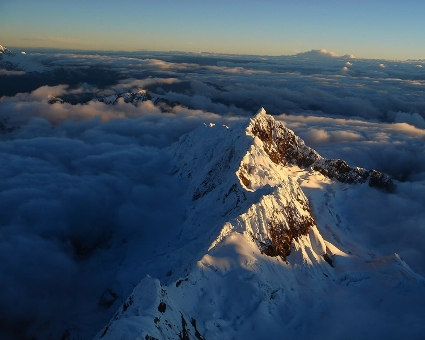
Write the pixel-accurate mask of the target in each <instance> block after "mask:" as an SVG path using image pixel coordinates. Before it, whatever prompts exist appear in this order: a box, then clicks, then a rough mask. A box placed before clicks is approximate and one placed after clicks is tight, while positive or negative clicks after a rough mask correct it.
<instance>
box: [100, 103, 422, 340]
mask: <svg viewBox="0 0 425 340" xmlns="http://www.w3.org/2000/svg"><path fill="white" fill-rule="evenodd" d="M167 152H169V153H170V154H171V155H172V156H173V157H174V160H175V166H174V171H173V174H174V176H175V177H176V179H177V180H179V181H180V182H182V183H184V184H185V185H186V186H187V190H186V194H185V196H184V197H181V199H182V201H184V202H186V212H185V221H184V223H183V225H182V226H181V232H180V234H179V237H178V238H177V239H176V244H178V245H179V246H178V247H177V248H176V249H175V251H174V252H173V253H170V254H169V256H168V258H169V261H170V263H173V264H177V263H180V264H181V265H180V266H175V267H173V268H172V272H171V271H170V276H169V280H168V281H167V282H160V281H159V280H157V279H155V278H152V277H150V276H147V277H146V278H145V279H143V280H142V281H141V282H140V284H139V285H138V286H137V287H136V288H135V289H134V291H133V293H132V294H131V295H130V296H129V298H128V299H127V300H126V301H125V303H124V304H123V305H122V306H121V308H120V309H119V310H118V311H117V312H116V314H115V316H114V317H113V318H112V319H111V321H110V322H109V324H108V325H106V326H105V327H104V328H103V329H102V330H101V331H100V332H99V333H98V335H97V339H101V338H102V339H117V338H122V339H129V338H142V339H177V338H179V339H230V338H241V339H247V338H254V339H258V338H261V337H264V336H269V337H272V336H275V337H278V338H279V337H281V334H282V332H285V333H286V334H288V336H289V337H292V338H303V337H311V336H312V335H313V334H316V333H317V332H318V331H319V332H322V333H321V334H322V336H323V337H324V336H325V335H326V327H327V326H326V325H329V324H332V323H330V321H329V320H328V319H327V318H323V315H326V313H332V312H331V311H332V310H333V305H332V303H329V302H325V301H326V299H327V298H328V297H329V296H330V295H334V297H335V301H340V300H341V297H342V298H343V301H345V300H344V299H346V298H347V299H348V300H347V301H355V300H356V299H357V298H358V297H359V296H362V294H364V292H367V291H370V290H374V289H376V288H378V287H379V288H380V289H381V287H384V288H383V289H384V290H385V289H387V290H386V292H388V289H391V288H385V287H387V286H388V284H387V283H386V280H387V279H388V277H391V280H394V281H392V282H396V283H395V284H396V285H398V284H399V283H400V284H403V283H402V282H404V281H403V280H404V279H405V278H408V280H410V282H415V283H414V284H413V285H414V287H415V288H414V291H415V292H417V291H418V290H417V286H418V285H419V286H420V287H422V286H423V280H422V278H420V277H418V276H417V275H416V274H415V273H413V272H412V271H411V270H410V268H409V267H408V266H407V265H406V264H405V263H404V262H403V261H401V259H400V258H399V257H397V255H394V256H390V257H387V258H380V259H373V258H368V257H367V255H365V254H366V252H365V251H363V250H362V248H361V247H356V246H354V245H353V244H352V242H351V241H347V239H349V237H348V236H349V235H348V234H346V230H345V229H344V227H343V223H342V222H341V220H340V216H339V215H338V213H332V211H331V210H330V207H331V206H332V201H327V200H325V201H323V202H322V201H321V200H319V199H318V200H317V202H313V204H314V205H315V209H312V207H311V204H310V202H309V200H308V199H307V197H306V195H305V194H304V192H303V190H302V189H301V186H300V184H299V182H300V181H302V180H303V178H304V179H306V178H307V179H308V178H310V179H311V180H312V181H315V183H316V184H317V185H318V187H320V188H322V187H324V186H334V188H335V187H336V188H339V187H338V186H342V185H345V186H347V185H348V184H347V183H361V182H362V180H352V181H344V180H342V182H344V184H343V183H338V182H335V181H333V180H332V179H331V178H336V179H338V180H341V179H340V178H338V176H339V175H338V174H339V173H340V172H341V173H343V174H345V173H347V172H343V170H339V169H338V168H336V167H332V166H330V168H331V169H332V171H334V172H335V175H329V172H328V173H326V172H325V171H324V170H323V169H324V166H323V167H322V168H320V167H319V165H323V164H325V165H328V166H329V164H328V163H331V162H328V163H326V160H325V159H323V158H322V157H321V156H320V155H319V154H317V153H316V152H315V151H314V150H312V149H310V148H309V147H307V146H306V145H305V144H304V142H303V141H302V140H301V139H300V138H298V137H297V136H295V135H294V133H293V132H292V131H290V130H289V129H287V128H285V127H284V126H283V124H281V123H279V122H277V121H275V120H274V119H273V117H271V116H269V115H267V114H266V113H265V111H264V110H260V111H259V112H258V114H257V115H256V116H255V117H254V118H252V119H251V120H250V122H249V123H248V124H246V123H237V124H235V125H233V126H231V127H227V126H218V125H213V124H205V126H203V127H201V128H198V129H197V130H195V131H193V132H191V133H190V134H188V135H185V136H183V137H182V138H181V139H180V140H179V141H178V143H176V144H174V145H173V146H172V147H171V148H169V149H168V150H167ZM331 164H333V163H331ZM347 166H348V165H347ZM315 167H316V169H319V171H316V170H314V168H315ZM350 169H351V168H350ZM320 170H322V171H320ZM365 171H366V170H365ZM368 173H369V172H368ZM382 176H384V175H382ZM342 178H344V177H342ZM350 178H351V177H350ZM363 182H364V181H363ZM370 190H374V189H370ZM330 192H331V191H330ZM317 197H320V196H317ZM326 197H327V196H326ZM320 209H327V210H328V211H326V212H323V216H320V218H319V220H320V224H319V223H318V222H317V220H318V219H317V218H315V216H314V215H313V210H314V211H320ZM324 232H325V234H326V238H324V237H323V236H322V235H324V234H323V233H324ZM158 246H159V247H160V245H158ZM164 248H165V247H164ZM177 257H178V258H179V259H176V258H177ZM153 274H154V273H153ZM362 281H366V282H367V284H365V285H363V283H361V284H359V282H362ZM384 284H385V285H384ZM391 284H393V283H391ZM350 285H355V286H356V287H357V286H358V287H360V288H359V290H356V292H355V293H352V292H351V291H348V292H347V289H348V288H347V287H348V286H350ZM362 289H363V290H362ZM415 289H416V290H415ZM350 294H351V295H350ZM352 294H354V295H352ZM356 294H359V295H356ZM386 296H387V295H386ZM412 296H413V295H412ZM412 296H410V295H409V298H410V297H412ZM377 299H378V298H377ZM379 299H381V297H379ZM385 299H387V298H385ZM412 299H413V298H412ZM385 301H387V302H386V303H387V304H393V305H394V306H397V301H396V300H395V301H393V300H390V302H388V299H387V300H385ZM294 306H296V308H294ZM365 307H366V308H369V307H370V306H365ZM338 308H340V309H341V308H342V309H344V308H345V309H346V308H348V307H347V306H345V305H344V306H342V307H341V306H339V307H338ZM347 315H348V314H347ZM337 316H338V317H341V316H340V315H339V314H337ZM330 319H332V318H330ZM341 322H342V323H343V325H344V327H351V328H353V329H352V330H353V331H355V330H356V327H355V326H350V318H349V317H348V318H346V319H344V317H341ZM324 325H325V326H324ZM358 335H360V334H358Z"/></svg>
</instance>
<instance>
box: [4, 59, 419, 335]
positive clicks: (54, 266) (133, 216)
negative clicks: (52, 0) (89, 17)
mask: <svg viewBox="0 0 425 340" xmlns="http://www.w3.org/2000/svg"><path fill="white" fill-rule="evenodd" d="M319 52H320V51H319ZM316 54H317V53H316ZM316 54H314V53H310V54H309V55H308V56H306V55H304V56H303V55H299V56H293V57H254V56H233V55H229V56H225V55H215V54H199V55H197V54H183V53H182V54H179V53H174V54H171V53H150V52H149V53H148V52H140V53H128V54H125V55H118V54H113V53H109V54H107V53H105V54H103V55H97V54H75V53H40V54H37V55H34V58H35V59H34V60H36V61H37V62H43V63H44V64H45V65H47V66H48V67H50V68H51V69H53V70H54V71H53V72H51V73H46V74H43V75H37V74H31V73H25V74H23V73H21V72H24V71H19V70H16V71H1V72H0V78H1V79H0V80H3V79H12V78H13V77H15V78H16V79H17V78H20V77H27V78H26V79H32V81H33V82H32V83H31V84H33V85H34V86H32V87H31V88H28V87H27V83H26V84H25V82H19V81H17V80H16V86H14V87H13V91H12V92H13V93H8V95H7V96H6V95H4V96H3V97H0V177H1V178H2V180H1V181H0V206H1V207H2V209H0V220H1V221H2V222H1V225H0V261H1V262H2V264H3V266H2V273H1V274H2V275H0V287H1V288H2V294H0V304H1V305H2V306H4V308H2V309H1V312H0V320H1V321H0V329H2V330H4V332H5V336H10V337H15V338H16V337H18V338H19V337H21V338H25V337H27V336H30V335H32V334H36V333H38V334H47V333H48V332H49V331H50V332H52V334H54V335H57V334H59V333H60V335H62V333H61V332H63V330H64V329H65V328H66V327H71V328H72V327H75V329H78V326H77V325H78V324H79V323H80V324H81V322H82V321H81V320H82V319H84V318H85V317H87V319H88V318H89V317H94V315H98V314H96V313H98V309H99V308H100V307H99V305H98V303H99V299H100V296H101V295H102V293H103V292H105V291H106V290H107V289H110V288H111V287H114V291H116V292H117V293H118V294H119V299H120V298H125V297H126V294H127V293H128V290H130V289H131V287H121V286H120V284H119V282H122V281H123V280H122V278H121V279H120V275H124V274H122V273H121V274H120V273H119V272H118V270H119V269H118V268H119V264H120V263H121V261H123V259H124V258H125V257H126V256H130V255H128V254H127V255H126V252H127V251H128V249H129V246H128V245H129V244H132V245H133V248H131V247H130V248H131V249H133V250H134V249H137V251H136V250H134V253H133V256H136V255H137V254H138V253H137V252H138V251H145V252H149V251H153V248H152V244H154V240H155V238H156V237H158V235H161V232H162V231H163V230H166V228H167V225H168V224H169V221H170V220H173V219H175V218H183V216H181V211H184V207H182V206H181V204H182V202H181V201H180V200H179V197H180V195H181V192H182V190H184V188H180V187H179V186H178V185H177V184H176V183H175V182H174V181H172V179H171V169H170V164H171V159H172V155H169V154H168V153H167V152H166V151H165V150H166V149H165V148H166V147H167V146H169V145H170V144H171V143H173V142H175V141H177V140H178V139H179V137H180V136H182V135H183V134H185V133H187V132H190V131H191V130H193V129H195V128H196V127H197V126H199V125H201V124H203V123H204V122H207V123H208V122H214V123H221V124H228V125H230V124H232V122H233V121H236V120H244V119H245V120H246V119H248V117H250V116H251V115H252V113H253V112H255V111H257V110H258V108H259V107H261V106H264V107H265V108H266V110H267V111H268V112H269V113H273V114H275V115H276V118H277V119H280V120H282V121H284V122H285V124H286V125H287V126H288V127H290V128H291V129H293V130H294V131H295V132H296V133H297V134H299V135H300V136H301V137H302V138H304V139H305V140H306V142H307V143H308V144H309V145H311V146H312V147H314V148H316V149H317V150H318V151H319V152H320V153H321V154H322V155H323V156H325V157H328V158H342V159H344V160H346V161H348V162H349V163H350V165H358V166H363V167H366V168H375V169H377V170H380V171H384V172H387V173H389V174H391V175H393V176H394V177H395V178H396V179H398V180H400V181H401V182H399V183H398V191H397V192H396V193H394V194H391V195H388V194H385V193H382V192H379V191H372V192H371V191H368V192H367V195H372V196H373V197H371V198H370V199H368V200H363V199H362V195H363V194H364V195H366V192H365V193H362V192H361V191H359V196H358V197H352V200H351V201H350V202H347V211H352V212H353V213H352V215H350V216H349V217H350V219H351V222H350V223H351V224H352V225H353V226H354V225H361V226H362V227H361V228H359V236H358V237H359V238H360V237H361V238H362V239H365V240H368V242H369V244H370V247H371V248H373V249H375V250H376V249H377V251H378V252H381V254H385V255H387V254H390V253H393V252H398V253H400V254H401V256H402V257H403V258H404V259H405V260H406V261H407V263H409V264H410V265H411V266H412V267H413V268H414V269H415V270H416V271H418V272H419V273H421V274H422V275H424V274H425V272H423V268H425V266H424V265H425V252H424V250H423V247H422V244H420V240H422V239H423V237H421V236H425V235H424V230H423V229H421V228H422V226H423V225H424V223H425V213H424V212H423V210H424V209H423V207H424V206H425V201H424V197H425V154H424V152H425V151H424V150H425V148H424V141H425V130H424V128H425V120H424V117H425V98H424V96H423V89H424V86H425V73H424V71H423V70H424V68H422V67H419V66H422V65H423V64H424V62H423V61H406V62H394V61H378V60H358V59H352V58H350V56H343V57H338V56H336V55H329V53H327V52H326V53H325V52H321V54H323V55H324V57H321V58H316V57H315V55H316ZM29 56H30V55H29ZM307 57H308V58H307ZM381 64H382V65H384V66H385V67H382V65H381ZM10 72H12V73H10ZM17 72H18V73H17ZM62 72H65V73H64V74H68V75H69V78H67V76H63V77H62V76H61V77H59V76H58V75H59V74H62ZM108 72H109V73H110V74H111V75H113V76H111V77H110V78H108V74H109V73H108ZM55 77H56V78H55ZM105 79H109V83H108V82H105ZM67 80H69V81H67ZM139 89H148V90H149V92H150V94H151V95H152V96H153V97H154V99H155V98H162V99H164V100H167V101H168V102H169V103H171V104H170V106H169V109H168V110H163V109H161V108H160V107H159V106H158V105H155V104H154V103H153V101H150V100H149V101H145V102H142V103H139V104H138V105H137V106H134V105H132V104H130V103H124V102H118V104H117V105H114V106H109V105H106V104H105V103H102V102H98V101H95V100H93V99H94V98H98V97H103V96H108V95H111V94H119V93H123V92H127V91H137V90H139ZM54 98H61V99H63V100H64V101H65V103H61V102H60V101H59V102H56V103H53V104H51V103H49V101H51V100H52V99H54ZM164 111H165V112H164ZM365 190H366V189H365ZM370 202H373V204H371V203H370ZM376 226H378V227H376ZM400 228H402V229H403V233H400V232H398V231H399V230H400ZM400 235H401V236H400ZM136 241H137V242H136ZM136 245H137V247H136ZM99 263H107V264H108V265H107V266H106V265H105V266H100V265H99ZM142 274H145V273H144V272H143V269H140V271H138V272H137V273H134V277H133V278H132V280H134V283H137V282H138V279H139V278H138V275H142ZM120 280H121V281H120ZM116 303H119V300H118V301H117V302H116ZM111 309H113V308H111ZM82 310H84V311H86V312H85V313H86V314H84V315H80V314H81V311H82ZM96 317H97V316H96ZM103 318H104V319H103V320H101V321H99V323H100V324H103V323H104V322H105V321H106V320H107V319H108V318H109V314H106V316H103ZM49 320H50V323H49V322H48V321H49ZM70 320H72V321H70ZM96 330H97V329H93V330H92V332H93V334H94V332H95V331H96Z"/></svg>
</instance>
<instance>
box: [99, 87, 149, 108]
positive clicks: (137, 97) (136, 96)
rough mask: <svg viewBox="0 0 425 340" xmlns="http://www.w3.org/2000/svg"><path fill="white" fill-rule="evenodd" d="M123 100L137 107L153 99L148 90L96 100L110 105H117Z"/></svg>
mask: <svg viewBox="0 0 425 340" xmlns="http://www.w3.org/2000/svg"><path fill="white" fill-rule="evenodd" d="M120 98H122V99H123V101H124V103H131V104H133V105H135V106H137V104H139V103H141V102H145V101H148V100H151V99H152V97H151V95H150V94H149V93H148V91H146V90H140V91H137V92H124V93H121V94H113V95H111V96H107V97H104V98H97V99H96V100H97V101H99V102H102V103H105V104H108V105H116V104H117V103H118V101H119V99H120Z"/></svg>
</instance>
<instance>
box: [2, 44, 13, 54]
mask: <svg viewBox="0 0 425 340" xmlns="http://www.w3.org/2000/svg"><path fill="white" fill-rule="evenodd" d="M0 54H6V55H10V56H13V53H12V51H11V50H9V49H8V48H6V47H4V46H2V45H0Z"/></svg>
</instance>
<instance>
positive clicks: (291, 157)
mask: <svg viewBox="0 0 425 340" xmlns="http://www.w3.org/2000/svg"><path fill="white" fill-rule="evenodd" d="M251 133H252V134H253V135H254V136H256V137H258V138H259V139H260V140H261V141H262V142H263V143H264V150H265V151H266V152H267V154H268V155H269V156H270V159H271V160H272V161H273V162H274V163H276V164H282V165H286V164H292V165H298V166H299V167H303V168H308V167H311V168H313V169H314V170H316V171H319V172H320V173H321V174H323V175H324V176H326V177H329V178H335V179H336V180H338V181H340V182H342V183H365V182H368V183H369V185H370V186H372V187H378V188H382V189H385V190H388V191H391V190H393V189H394V183H393V181H392V179H391V177H390V176H388V175H386V174H383V173H381V172H379V171H376V170H366V169H364V168H359V167H350V166H349V165H348V164H347V162H345V161H343V160H341V159H325V158H323V157H322V156H320V155H319V154H318V153H317V152H316V151H315V150H313V149H311V148H310V147H308V146H307V145H305V143H304V141H303V140H302V139H301V138H300V137H298V136H296V135H295V133H294V132H293V131H291V130H289V129H288V128H286V127H285V126H284V124H283V123H281V122H279V121H276V120H275V119H274V118H273V117H272V116H270V115H267V114H266V112H265V110H264V109H262V110H260V111H259V113H258V114H257V116H256V117H255V118H254V119H253V120H252V122H251Z"/></svg>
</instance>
